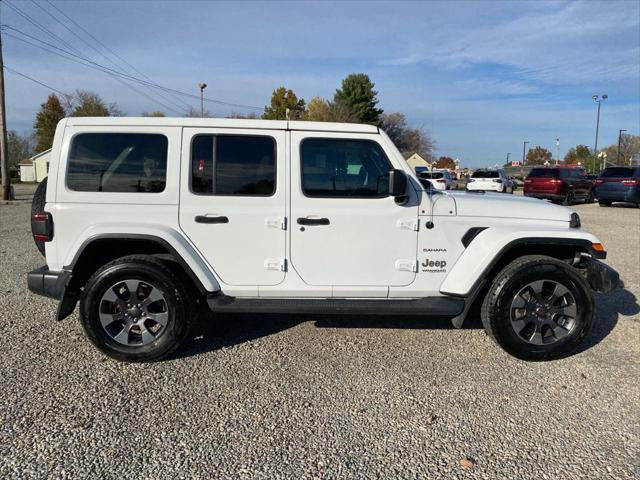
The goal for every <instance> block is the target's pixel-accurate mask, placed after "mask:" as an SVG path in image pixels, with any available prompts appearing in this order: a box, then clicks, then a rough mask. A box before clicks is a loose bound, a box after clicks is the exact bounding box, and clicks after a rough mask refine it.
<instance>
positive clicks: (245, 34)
mask: <svg viewBox="0 0 640 480" xmlns="http://www.w3.org/2000/svg"><path fill="white" fill-rule="evenodd" d="M11 7H14V8H11ZM54 7H57V10H56V8H54ZM16 9H17V10H18V11H16ZM20 13H22V15H21V14H20ZM63 14H64V15H66V17H65V16H63ZM56 19H57V20H56ZM0 20H1V23H2V25H3V29H2V45H3V51H4V63H5V66H6V67H7V69H6V70H5V84H6V97H7V100H6V109H7V123H8V128H9V129H15V130H18V131H20V132H26V131H28V130H30V129H31V127H32V125H33V121H34V118H35V114H36V112H37V111H38V109H39V107H40V104H41V103H42V102H44V100H45V99H46V97H47V95H48V94H49V93H50V92H51V90H50V89H49V88H48V87H50V88H54V89H56V90H59V91H61V92H65V93H66V92H73V91H74V90H76V89H85V90H91V91H94V92H96V93H98V94H99V95H100V96H101V97H102V98H103V99H105V100H106V101H107V102H116V103H117V104H118V106H119V107H120V109H121V110H122V111H124V112H125V113H126V114H127V115H131V116H137V115H140V114H141V113H142V112H146V111H153V110H161V111H164V112H166V113H167V114H168V115H173V116H175V115H179V114H181V113H183V112H184V111H185V110H187V108H188V107H189V106H192V107H194V108H199V101H198V100H197V98H191V97H184V96H173V95H170V94H167V92H166V91H165V92H161V91H158V90H157V89H154V88H152V87H149V86H141V85H140V84H136V83H133V85H134V86H135V89H136V90H137V91H136V90H133V89H131V88H130V87H128V86H127V85H126V84H123V83H122V80H117V79H115V78H114V77H113V76H111V75H108V74H106V73H104V72H102V71H98V70H96V69H92V68H88V67H87V66H85V65H80V64H78V63H75V62H73V61H70V60H68V59H65V58H62V57H60V56H58V55H55V54H54V53H52V51H53V52H59V53H60V51H59V50H55V48H61V49H64V50H72V51H73V52H75V54H76V55H78V54H80V55H82V56H84V57H85V58H89V59H90V60H91V61H93V62H95V63H96V64H99V65H104V66H106V67H109V68H112V69H116V68H119V69H122V70H126V72H127V74H129V75H131V76H134V77H136V78H139V79H142V80H146V81H148V80H149V79H151V80H152V81H153V83H155V84H158V85H161V86H163V87H167V88H171V89H175V90H179V91H182V92H187V93H191V94H193V95H195V96H196V97H197V96H198V95H199V89H198V83H199V82H205V83H207V85H208V86H207V88H206V90H205V95H206V97H207V98H210V99H214V100H221V101H224V102H228V103H234V104H239V105H247V106H255V107H258V108H261V107H264V105H265V104H267V103H268V102H269V99H270V96H271V92H272V91H273V90H274V89H275V88H277V87H279V86H281V85H284V86H286V87H287V88H291V89H293V90H294V92H295V93H296V94H297V95H298V96H299V97H303V98H304V99H306V100H307V101H308V100H310V99H311V98H312V97H314V96H321V97H324V98H327V99H331V98H332V97H333V94H334V92H335V89H336V88H338V87H339V86H340V82H341V80H342V79H343V78H344V77H345V76H347V75H348V74H350V73H359V72H364V73H367V74H368V75H369V76H370V77H371V80H372V81H373V82H374V83H375V85H376V89H377V90H378V92H379V93H378V98H379V100H380V104H379V106H380V107H381V108H383V109H384V110H385V112H388V113H390V112H402V113H404V114H405V115H406V117H407V120H408V122H409V124H410V125H411V126H414V127H420V128H423V129H425V130H426V131H427V132H428V134H429V135H430V136H431V137H433V139H434V140H435V142H436V151H435V154H436V155H438V156H440V155H448V156H451V157H453V158H459V159H460V161H461V165H462V166H469V167H479V166H487V165H493V164H494V163H503V162H504V160H505V159H506V157H507V154H508V153H510V154H511V159H518V158H521V157H522V149H523V141H528V142H529V145H528V147H531V146H536V145H541V146H543V147H545V148H548V149H549V150H551V151H552V152H553V153H554V155H555V152H556V147H555V139H556V138H560V156H561V157H562V156H563V155H564V153H565V152H566V150H567V149H568V148H570V147H572V146H575V145H577V144H586V145H588V146H591V147H592V146H593V144H594V140H595V130H596V128H595V127H596V110H597V105H596V103H595V102H594V101H593V100H592V96H593V95H596V94H598V95H602V94H607V95H608V96H609V98H608V99H607V100H606V101H604V102H603V103H602V110H601V116H600V137H599V146H600V147H604V146H606V145H610V144H612V143H617V140H618V130H619V129H626V130H627V132H628V133H631V134H635V135H638V134H640V2H639V1H637V0H632V1H606V2H597V1H576V2H571V1H553V2H547V1H524V2H523V1H480V0H476V1H449V2H437V1H427V2H417V1H416V2H400V1H396V2H386V1H374V0H370V1H366V2H360V1H351V2H329V1H323V2H304V1H297V2H296V1H288V2H268V1H255V2H239V1H235V2H213V1H198V2H177V1H163V2H158V1H151V0H148V1H115V0H114V1H97V0H96V1H83V2H77V1H52V2H47V1H32V0H2V1H0ZM58 20H59V21H58ZM71 20H73V21H74V22H75V24H74V23H72V22H71ZM77 25H79V26H81V27H82V28H83V29H84V30H83V29H82V28H80V27H78V26H77ZM24 34H27V35H30V36H31V37H35V39H34V38H29V37H25V36H24ZM89 34H90V35H91V36H89ZM15 37H19V38H22V39H23V40H28V41H29V42H32V43H34V44H36V45H40V46H41V47H45V48H48V49H49V50H50V51H45V50H42V49H40V48H37V47H35V46H33V45H29V44H27V43H25V42H24V41H21V40H18V39H17V38H15ZM92 37H93V38H92ZM96 39H97V40H98V41H99V42H101V43H100V44H98V43H96V41H95V40H96ZM41 42H47V43H49V44H50V45H49V46H47V45H44V44H42V43H41ZM84 42H87V43H88V44H87V43H84ZM90 45H91V46H90ZM103 46H106V47H108V48H109V51H106V50H105V49H104V48H103ZM112 52H113V53H112ZM101 53H102V54H104V56H103V55H101ZM114 53H115V54H116V55H117V56H118V57H116V56H114ZM105 56H106V57H105ZM122 59H124V60H126V62H127V64H123V63H122ZM132 68H135V70H133V69H132ZM9 69H12V70H13V71H12V70H9ZM15 71H18V72H20V73H21V74H23V75H27V76H29V77H31V78H32V79H34V80H37V81H38V82H41V83H43V84H45V85H47V87H45V86H42V85H40V84H38V83H35V82H34V81H32V80H29V79H27V78H25V77H23V76H20V75H18V74H16V73H15ZM143 75H144V76H143ZM129 83H132V82H129ZM141 92H142V93H141ZM206 108H207V110H208V111H210V112H211V113H213V114H215V115H216V116H226V115H229V114H230V113H232V112H239V113H249V112H251V111H255V112H256V113H258V114H259V113H260V111H257V110H251V109H246V108H244V107H236V106H227V105H221V104H216V103H211V102H210V103H207V105H206Z"/></svg>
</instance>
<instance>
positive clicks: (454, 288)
mask: <svg viewBox="0 0 640 480" xmlns="http://www.w3.org/2000/svg"><path fill="white" fill-rule="evenodd" d="M594 243H600V241H599V240H598V239H597V238H596V237H595V236H594V235H592V234H590V233H588V232H585V231H583V230H580V229H575V228H568V227H566V228H562V227H557V228H553V227H545V228H544V229H540V228H535V227H534V228H523V227H518V229H517V230H514V229H513V227H511V228H501V227H490V228H487V229H485V230H483V231H482V232H480V233H479V234H478V235H477V236H475V237H474V238H473V240H472V241H471V243H469V244H468V246H467V248H466V249H465V250H464V252H463V253H462V255H461V256H460V258H459V259H458V261H457V262H456V263H455V265H454V266H453V268H452V269H451V271H450V272H449V274H448V275H447V276H446V277H445V279H444V281H443V282H442V284H441V285H440V292H441V293H443V294H448V295H456V296H463V297H469V296H470V294H471V293H472V291H473V290H474V286H476V285H477V284H478V283H479V282H482V281H490V279H487V278H485V276H486V275H487V274H488V272H489V271H490V270H491V268H492V267H493V266H494V265H495V264H496V263H497V262H498V261H499V260H500V257H501V256H502V255H503V254H505V253H506V252H507V251H508V250H509V249H511V248H513V247H515V246H519V245H538V246H539V245H549V246H550V247H553V246H557V245H575V246H578V247H580V248H582V249H584V250H585V251H586V252H589V253H591V254H592V255H593V256H595V257H597V258H604V252H596V251H595V250H593V247H592V245H593V244H594Z"/></svg>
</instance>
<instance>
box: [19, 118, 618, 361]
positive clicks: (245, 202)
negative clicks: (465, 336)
mask: <svg viewBox="0 0 640 480" xmlns="http://www.w3.org/2000/svg"><path fill="white" fill-rule="evenodd" d="M32 231H33V235H34V239H35V240H36V244H37V245H38V248H40V249H41V251H42V252H43V253H45V254H46V262H47V265H46V266H44V267H42V268H39V269H37V270H34V271H32V272H30V273H29V274H28V285H29V288H30V289H31V290H32V291H33V292H35V293H38V294H41V295H45V296H48V297H52V298H55V299H57V300H58V301H59V303H58V310H57V313H56V318H58V319H63V318H65V317H67V316H68V315H69V314H71V313H72V312H73V310H74V309H75V306H76V304H77V303H78V302H79V303H80V319H81V322H82V325H83V327H84V330H85V332H86V334H87V336H88V338H89V339H90V340H91V341H92V342H93V343H94V344H95V345H96V346H97V347H98V348H99V349H100V350H102V351H103V352H105V353H106V354H108V355H110V356H112V357H114V358H117V359H120V360H126V361H151V360H157V359H160V358H164V357H166V356H168V355H170V354H171V353H172V352H174V351H175V350H176V349H177V348H178V347H179V346H180V345H181V344H182V343H183V342H185V341H188V340H189V338H190V332H191V327H192V326H193V325H194V322H195V321H196V313H197V311H198V309H199V308H209V309H210V310H212V311H214V312H220V313H224V312H255V313H264V312H296V313H305V314H309V313H322V314H327V313H338V314H347V313H358V314H369V315H387V314H418V315H424V316H433V317H443V316H445V317H449V318H451V320H452V322H453V324H454V325H455V326H456V327H460V326H461V325H462V323H463V322H464V320H465V318H466V317H467V316H468V313H469V311H470V310H471V308H472V307H473V306H474V305H478V306H481V312H482V313H481V315H482V321H483V323H484V326H485V328H486V331H487V332H488V334H489V335H491V337H492V338H494V339H495V341H496V342H497V343H499V344H500V345H501V346H502V347H503V348H505V349H506V350H507V351H508V352H510V353H512V354H513V355H516V356H518V357H521V358H527V359H548V358H555V357H558V356H561V355H565V354H567V353H568V352H570V351H571V350H573V349H574V348H575V347H576V345H578V343H580V342H581V341H582V340H583V339H584V338H585V336H586V335H588V333H589V330H590V328H591V324H592V319H593V316H594V312H595V309H594V303H593V296H592V293H591V290H592V289H595V290H598V291H602V292H607V291H609V290H611V289H613V288H615V286H616V285H617V283H618V275H617V274H616V273H615V272H614V271H613V270H611V269H610V268H608V267H607V266H606V265H604V264H603V263H601V262H599V261H598V260H596V259H597V258H604V256H605V252H604V249H603V247H602V245H601V244H600V242H599V241H598V239H597V238H596V237H594V236H593V235H591V234H589V233H587V232H585V231H584V230H582V229H581V228H580V219H579V218H578V216H577V215H576V214H575V213H572V212H571V210H569V209H567V208H565V207H562V206H558V205H551V204H548V203H545V202H540V201H538V200H535V199H529V198H522V197H521V198H514V197H500V196H482V195H476V194H473V195H472V194H468V193H464V192H459V193H448V192H443V191H435V190H433V189H429V190H425V189H424V188H423V187H422V185H421V183H420V182H419V181H418V179H417V177H415V175H414V173H413V172H412V171H411V168H410V167H409V166H408V165H407V163H406V162H405V160H404V158H403V157H402V155H401V154H400V152H399V151H398V150H397V148H396V147H395V146H394V145H393V143H392V142H391V141H390V140H389V138H388V137H387V135H386V134H385V133H384V132H382V131H380V130H379V129H378V128H377V127H374V126H370V125H356V124H334V123H314V122H298V121H262V120H235V119H234V120H231V119H193V118H68V119H64V120H62V121H61V122H60V123H59V124H58V127H57V130H56V134H55V140H54V142H53V149H52V152H51V167H50V170H49V177H48V180H47V182H43V183H42V184H41V185H40V186H39V187H38V190H37V192H36V195H35V197H34V202H33V215H32Z"/></svg>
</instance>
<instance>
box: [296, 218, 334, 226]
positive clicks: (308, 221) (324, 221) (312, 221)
mask: <svg viewBox="0 0 640 480" xmlns="http://www.w3.org/2000/svg"><path fill="white" fill-rule="evenodd" d="M297 221H298V225H329V219H328V218H305V217H299V218H298V220H297Z"/></svg>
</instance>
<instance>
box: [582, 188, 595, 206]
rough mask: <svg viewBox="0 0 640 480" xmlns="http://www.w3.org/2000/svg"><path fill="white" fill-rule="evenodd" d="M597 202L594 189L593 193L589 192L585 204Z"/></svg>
mask: <svg viewBox="0 0 640 480" xmlns="http://www.w3.org/2000/svg"><path fill="white" fill-rule="evenodd" d="M595 201H596V197H595V193H594V191H593V189H591V191H590V192H589V195H588V196H587V198H586V200H585V201H584V203H593V202H595Z"/></svg>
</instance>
